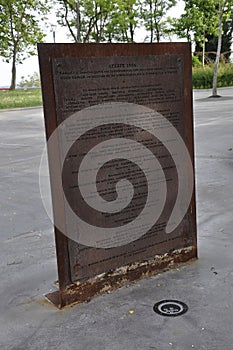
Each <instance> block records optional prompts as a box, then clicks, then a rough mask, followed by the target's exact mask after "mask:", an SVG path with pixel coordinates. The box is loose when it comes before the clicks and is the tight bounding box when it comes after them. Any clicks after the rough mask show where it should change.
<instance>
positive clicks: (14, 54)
mask: <svg viewBox="0 0 233 350" xmlns="http://www.w3.org/2000/svg"><path fill="white" fill-rule="evenodd" d="M48 11H49V7H48V5H47V4H46V3H44V2H43V1H42V0H0V55H1V56H3V57H4V58H5V60H6V62H10V61H11V63H12V76H11V85H10V89H12V90H14V89H15V84H16V65H17V63H21V62H22V61H23V60H24V59H26V58H27V57H29V56H31V55H34V54H35V46H36V43H37V42H41V41H42V40H43V37H44V34H43V32H42V30H41V28H40V27H39V24H38V17H40V16H44V15H45V14H46V13H47V12H48Z"/></svg>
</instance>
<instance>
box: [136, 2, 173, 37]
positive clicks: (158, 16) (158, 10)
mask: <svg viewBox="0 0 233 350" xmlns="http://www.w3.org/2000/svg"><path fill="white" fill-rule="evenodd" d="M176 3H177V1H176V0H143V1H142V4H141V17H142V23H143V24H144V26H145V28H146V30H147V31H149V32H150V42H151V43H152V42H153V41H154V40H155V39H156V41H157V42H160V40H161V36H162V35H163V34H164V32H165V30H166V22H165V21H164V17H165V16H166V14H167V12H168V10H170V9H171V8H172V7H173V6H175V5H176Z"/></svg>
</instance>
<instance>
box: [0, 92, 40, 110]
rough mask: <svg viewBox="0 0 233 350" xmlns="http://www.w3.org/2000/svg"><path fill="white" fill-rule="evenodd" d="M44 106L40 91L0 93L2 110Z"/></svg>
mask: <svg viewBox="0 0 233 350" xmlns="http://www.w3.org/2000/svg"><path fill="white" fill-rule="evenodd" d="M41 105H42V97H41V90H40V89H32V90H12V91H10V90H6V91H4V90H3V91H0V109H5V108H20V107H34V106H41Z"/></svg>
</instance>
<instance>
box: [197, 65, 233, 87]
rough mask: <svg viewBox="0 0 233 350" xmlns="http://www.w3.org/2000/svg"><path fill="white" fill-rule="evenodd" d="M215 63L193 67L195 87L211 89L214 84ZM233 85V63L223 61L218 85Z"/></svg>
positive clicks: (220, 66)
mask: <svg viewBox="0 0 233 350" xmlns="http://www.w3.org/2000/svg"><path fill="white" fill-rule="evenodd" d="M213 75H214V64H210V65H206V66H205V67H204V68H203V67H193V88H194V89H210V88H212V84H213ZM224 86H233V64H232V63H221V64H220V65H219V71H218V87H224Z"/></svg>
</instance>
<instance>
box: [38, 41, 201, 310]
mask: <svg viewBox="0 0 233 350" xmlns="http://www.w3.org/2000/svg"><path fill="white" fill-rule="evenodd" d="M38 51H39V60H40V69H41V81H42V92H43V101H44V114H45V126H46V135H47V140H49V139H50V136H51V135H52V134H53V132H54V131H55V130H56V129H57V128H59V127H60V126H61V125H63V124H62V123H64V121H66V120H68V119H69V118H70V116H72V115H74V113H77V112H79V111H81V112H82V111H83V110H84V109H85V108H86V107H90V106H93V108H95V106H96V105H97V106H100V105H101V108H102V105H103V104H106V105H105V107H104V108H102V109H101V112H103V114H104V113H105V110H106V108H109V105H108V103H110V104H111V103H121V104H122V108H123V107H124V106H126V107H127V108H129V109H130V108H131V107H130V106H131V104H132V105H139V106H144V107H146V108H150V110H155V111H157V112H158V113H159V114H161V115H163V116H164V117H165V118H166V119H167V120H169V122H170V123H171V124H172V125H173V127H174V128H175V129H176V130H177V131H178V133H179V134H180V135H181V136H182V138H183V140H184V142H185V144H186V147H187V149H188V151H189V154H190V157H191V159H192V162H194V156H193V121H192V86H191V55H190V45H189V44H187V43H176V44H132V45H131V44H108V45H107V44H96V45H93V44H85V45H84V44H53V45H51V44H40V45H39V47H38ZM124 103H125V104H126V105H124ZM127 103H128V104H127ZM114 106H115V105H114ZM110 107H112V105H111V106H110ZM98 108H99V107H98ZM98 108H97V109H96V110H94V113H97V114H98V113H100V112H99V109H98ZM138 108H139V107H138ZM140 108H141V107H140ZM140 108H139V110H140V111H143V109H140ZM92 112H93V111H91V110H90V111H89V119H90V121H91V115H90V114H91V113H92ZM128 113H129V110H128ZM115 115H116V116H117V113H116V114H115ZM80 116H81V118H82V114H80ZM109 118H110V117H109ZM92 119H93V120H94V119H95V118H94V117H93V116H92ZM119 120H120V119H119ZM123 120H124V119H123ZM149 122H150V118H149V119H148V121H147V119H146V118H145V119H144V120H143V122H142V127H139V125H138V124H137V125H135V126H134V127H132V125H131V126H130V127H129V125H128V126H126V124H125V123H124V122H122V118H121V123H120V122H119V121H118V122H116V123H114V122H112V121H111V123H110V122H109V124H108V123H106V124H105V125H104V127H103V125H102V126H101V125H100V126H96V127H94V128H90V130H88V131H87V132H85V133H83V135H81V136H80V137H79V138H78V140H75V139H74V140H73V142H72V146H71V147H68V146H67V147H68V152H67V154H66V155H65V157H64V162H62V159H63V158H62V156H61V157H60V154H59V153H62V152H63V151H64V149H66V145H64V144H65V142H66V141H64V139H62V141H61V139H60V140H59V141H58V144H57V145H56V147H55V148H56V150H57V152H58V163H59V162H61V163H63V164H62V166H61V171H62V183H63V188H62V190H63V193H60V194H58V192H59V191H57V188H58V187H57V185H56V181H57V179H56V172H57V169H56V167H55V166H54V154H53V152H51V154H49V165H50V175H51V188H52V197H53V209H54V217H55V221H56V218H58V219H59V222H62V223H64V227H63V228H62V229H61V228H60V227H58V228H56V227H55V236H56V249H57V261H58V276H59V288H60V289H59V291H58V292H55V293H53V294H52V295H51V294H49V295H48V296H47V297H48V299H50V300H52V301H53V302H54V304H56V305H57V306H59V307H63V306H65V305H68V304H70V303H73V302H78V303H79V302H84V301H87V300H89V299H90V298H91V297H92V296H94V295H95V294H99V293H102V292H103V291H104V290H106V289H108V288H109V289H110V290H111V289H114V288H116V287H117V286H119V285H122V284H123V283H124V281H131V280H136V279H138V278H141V277H143V276H146V275H150V274H154V273H156V272H157V271H158V269H161V268H164V267H165V266H169V267H172V264H173V263H180V262H184V261H187V260H189V259H192V258H195V257H196V256H197V251H196V247H197V242H196V217H195V192H194V191H193V196H192V199H191V203H190V206H189V207H188V208H187V212H186V214H185V215H184V218H183V219H182V221H181V222H180V224H179V225H177V227H176V228H175V229H174V230H173V232H171V233H169V234H167V233H166V232H165V230H166V225H167V222H168V220H169V217H170V214H171V211H172V208H173V207H174V205H175V202H176V198H177V195H178V189H179V185H178V182H179V173H178V172H177V169H176V164H175V161H174V159H173V156H172V154H171V153H172V152H171V150H170V151H169V150H168V149H167V148H166V147H164V145H163V144H162V143H161V142H160V140H159V138H158V137H157V136H156V135H152V134H150V133H149V132H145V130H144V127H143V126H145V127H146V125H147V124H148V123H149ZM72 128H73V129H75V128H79V126H77V125H76V126H75V125H73V126H72V125H71V126H69V130H68V132H67V133H66V137H67V138H68V141H67V143H68V145H69V142H70V140H69V138H70V137H74V138H76V136H72V135H71V134H72V132H71V131H72ZM67 135H68V136H67ZM70 135H71V136H70ZM74 135H76V134H74ZM169 137H170V136H169V135H168V138H169ZM58 138H59V137H58ZM114 138H118V139H124V138H125V139H127V140H131V141H133V142H137V143H139V144H140V145H142V146H143V147H146V148H148V149H149V150H150V151H151V153H153V155H155V156H156V157H157V158H158V159H159V162H160V165H161V167H162V169H163V172H164V176H165V181H166V184H167V197H166V201H165V203H164V208H163V210H162V212H161V215H160V216H159V218H158V220H156V222H155V223H154V225H152V226H151V227H150V229H148V230H147V231H146V232H145V234H142V235H139V236H137V238H136V239H133V237H134V234H135V233H131V231H128V232H127V230H125V232H123V233H124V235H125V236H127V235H128V236H129V238H128V241H127V240H126V243H125V244H124V240H125V236H124V238H122V241H121V242H120V243H119V242H118V244H116V242H114V241H113V240H112V239H111V238H109V236H108V239H107V241H108V242H107V244H106V242H105V243H103V242H104V240H102V246H101V244H99V245H98V242H97V243H96V242H95V244H83V242H85V239H84V240H82V239H78V238H77V239H76V238H74V236H72V232H71V234H70V230H71V231H73V230H76V231H77V237H79V236H78V232H79V230H80V227H79V225H78V224H77V223H75V224H73V221H72V220H73V219H72V216H69V215H68V211H67V203H66V201H67V202H68V205H70V207H71V208H72V210H73V212H74V213H75V215H77V216H78V217H79V218H81V220H82V222H84V223H88V224H90V225H92V226H93V227H96V232H98V228H103V230H104V229H107V228H112V227H117V226H124V225H127V224H128V223H130V222H131V221H133V220H134V219H135V218H136V217H137V216H139V215H140V213H141V212H142V211H143V207H144V206H145V203H146V201H147V197H148V193H147V192H148V184H147V181H146V179H145V177H144V176H143V172H141V171H140V169H139V167H138V165H136V164H134V163H132V162H129V161H127V160H125V159H121V158H120V157H119V156H118V157H117V161H112V162H111V161H109V162H107V163H106V164H104V165H103V166H102V167H101V169H100V171H99V172H98V176H97V190H98V192H99V193H100V194H101V196H102V197H103V198H104V199H105V200H106V201H109V203H111V202H112V201H114V200H115V199H116V190H115V189H114V188H115V186H116V183H117V182H119V181H121V180H122V179H124V178H125V177H127V178H128V179H129V181H130V182H131V183H132V185H133V187H134V196H133V198H132V201H131V202H130V204H129V205H128V206H127V208H126V210H125V212H124V211H119V212H114V213H110V214H109V213H107V212H106V211H103V212H100V211H98V210H96V209H93V208H91V206H90V205H87V204H86V203H85V201H83V198H82V193H80V189H79V186H77V183H76V182H77V176H78V173H79V168H80V164H81V163H82V160H83V158H84V157H85V156H86V155H87V154H88V153H89V151H90V150H91V149H93V148H94V147H95V146H98V144H100V143H104V142H105V141H107V140H109V139H114ZM63 148H64V149H63ZM135 150H136V148H135ZM53 151H54V148H53ZM107 152H109V148H108V149H107ZM135 153H137V152H135ZM59 157H60V158H59ZM122 169H123V170H122ZM109 176H110V178H111V180H112V181H109ZM191 176H192V174H191ZM155 177H156V174H155ZM190 182H191V180H190ZM60 192H61V191H60ZM155 211H156V210H155ZM155 214H156V213H155ZM58 226H59V225H58ZM131 236H132V237H131ZM75 237H76V236H75ZM135 237H136V236H135ZM73 238H74V239H73ZM130 238H132V239H130ZM105 241H106V240H105ZM174 251H176V253H175V254H174ZM122 266H124V268H122ZM100 275H101V277H100Z"/></svg>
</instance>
